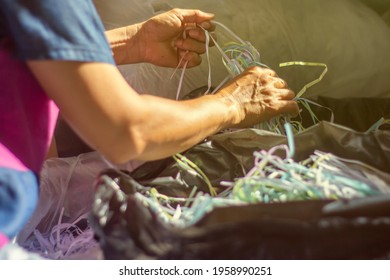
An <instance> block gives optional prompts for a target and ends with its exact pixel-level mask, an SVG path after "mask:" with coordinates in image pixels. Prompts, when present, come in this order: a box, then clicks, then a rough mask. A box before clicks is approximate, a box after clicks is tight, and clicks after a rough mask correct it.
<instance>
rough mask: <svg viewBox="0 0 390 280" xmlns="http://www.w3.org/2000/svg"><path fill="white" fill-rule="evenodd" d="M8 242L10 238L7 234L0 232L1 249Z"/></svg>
mask: <svg viewBox="0 0 390 280" xmlns="http://www.w3.org/2000/svg"><path fill="white" fill-rule="evenodd" d="M8 242H9V240H8V238H7V236H5V235H3V234H1V232H0V249H1V247H3V246H4V245H5V244H7V243H8Z"/></svg>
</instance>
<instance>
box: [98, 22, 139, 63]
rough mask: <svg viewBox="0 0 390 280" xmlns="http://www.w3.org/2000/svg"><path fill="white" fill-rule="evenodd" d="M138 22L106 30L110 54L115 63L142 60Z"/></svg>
mask: <svg viewBox="0 0 390 280" xmlns="http://www.w3.org/2000/svg"><path fill="white" fill-rule="evenodd" d="M139 29H140V24H134V25H129V26H126V27H120V28H116V29H113V30H109V31H106V37H107V40H108V42H109V44H110V47H111V50H112V54H113V57H114V60H115V63H116V64H117V65H122V64H130V63H138V62H143V48H142V45H143V44H142V42H139V41H140V40H139V38H138V37H139V35H138V31H139Z"/></svg>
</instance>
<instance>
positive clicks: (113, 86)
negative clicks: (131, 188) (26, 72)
mask: <svg viewBox="0 0 390 280" xmlns="http://www.w3.org/2000/svg"><path fill="white" fill-rule="evenodd" d="M28 65H29V67H30V69H31V70H32V72H33V74H34V75H35V76H36V78H37V79H38V81H39V82H40V83H41V85H42V86H43V88H44V89H45V91H46V92H47V94H48V95H49V96H50V97H51V98H52V99H53V100H54V101H55V102H56V103H57V105H58V106H59V108H60V110H61V113H62V115H63V117H64V119H66V121H67V122H68V123H69V124H70V125H71V126H72V128H73V129H74V130H75V131H76V132H77V133H78V134H79V135H80V136H81V137H82V138H83V140H84V141H86V143H88V144H89V145H91V147H93V148H95V149H96V150H98V151H100V152H102V153H103V154H104V155H105V156H106V157H107V158H108V159H110V160H112V161H113V162H125V161H127V160H130V159H142V160H152V159H158V158H162V157H166V156H169V155H172V154H174V153H177V152H180V151H183V150H185V149H187V148H189V147H191V146H193V145H194V144H196V143H198V142H199V141H201V140H202V139H204V138H205V137H206V136H208V135H210V134H213V133H215V132H217V131H219V130H221V129H222V128H224V127H227V126H229V125H231V124H232V123H233V122H234V120H233V119H234V116H235V115H236V114H235V113H234V112H233V110H234V107H233V106H230V105H229V104H227V103H226V102H225V98H222V97H221V98H219V97H216V96H208V97H204V98H201V99H198V100H191V101H182V102H177V101H172V100H168V99H162V98H159V97H154V96H149V95H145V96H143V95H138V94H137V93H136V92H135V91H134V90H133V89H132V88H131V87H129V85H128V84H127V82H126V81H125V80H124V79H123V78H122V76H121V74H120V73H119V72H118V70H117V69H116V67H115V66H112V65H109V64H103V63H79V62H59V61H31V62H28Z"/></svg>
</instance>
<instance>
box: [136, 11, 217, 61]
mask: <svg viewBox="0 0 390 280" xmlns="http://www.w3.org/2000/svg"><path fill="white" fill-rule="evenodd" d="M213 17H214V15H212V14H208V13H204V12H202V11H199V10H182V9H173V10H171V11H169V12H166V13H163V14H160V15H157V16H155V17H152V18H150V19H149V20H147V21H145V22H144V23H142V24H141V25H140V29H139V30H138V32H137V38H138V39H140V42H142V46H140V47H142V50H140V53H141V55H142V56H143V59H142V60H143V61H144V62H149V63H152V64H154V65H158V66H163V67H173V68H174V67H177V66H178V64H179V62H181V64H180V66H181V67H182V66H184V64H185V63H186V62H187V61H188V64H187V67H193V66H196V65H199V64H200V63H201V61H202V59H201V57H200V54H202V53H204V52H205V51H206V46H205V42H206V36H205V32H204V31H203V30H202V29H201V28H200V27H199V25H201V26H202V27H203V28H204V29H206V30H208V31H213V30H214V28H215V26H213V24H212V23H211V22H210V20H211V19H213ZM129 51H130V50H129ZM182 58H183V59H182Z"/></svg>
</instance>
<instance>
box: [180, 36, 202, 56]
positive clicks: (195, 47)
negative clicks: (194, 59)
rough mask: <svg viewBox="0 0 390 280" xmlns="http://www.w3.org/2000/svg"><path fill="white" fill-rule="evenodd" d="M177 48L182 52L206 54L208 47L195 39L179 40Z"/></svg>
mask: <svg viewBox="0 0 390 280" xmlns="http://www.w3.org/2000/svg"><path fill="white" fill-rule="evenodd" d="M175 45H176V47H177V48H179V49H181V50H188V51H191V52H196V53H204V52H205V51H206V45H205V43H203V42H199V41H197V40H194V39H190V38H187V39H184V40H183V39H178V40H176V43H175Z"/></svg>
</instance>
